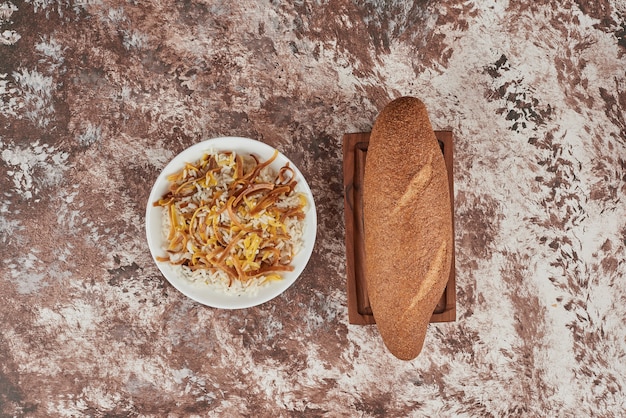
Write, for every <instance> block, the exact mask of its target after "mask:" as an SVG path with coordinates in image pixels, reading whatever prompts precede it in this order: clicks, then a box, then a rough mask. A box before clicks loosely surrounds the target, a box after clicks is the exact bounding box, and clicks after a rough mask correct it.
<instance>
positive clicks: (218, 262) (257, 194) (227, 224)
mask: <svg viewBox="0 0 626 418" xmlns="http://www.w3.org/2000/svg"><path fill="white" fill-rule="evenodd" d="M277 156H278V151H275V152H274V154H273V155H272V157H271V158H270V159H268V160H267V161H260V160H259V159H258V158H257V157H256V156H254V155H242V154H237V153H235V152H233V151H226V152H207V153H205V154H204V155H203V156H202V158H201V159H200V160H198V161H196V162H194V163H186V164H185V167H184V168H183V169H181V170H180V171H178V172H177V173H175V174H172V175H170V176H168V177H167V180H168V181H169V182H170V185H169V189H168V192H167V193H165V194H164V195H163V197H162V198H161V199H159V200H158V201H157V202H154V206H161V207H162V208H163V216H162V222H161V225H162V231H163V238H164V242H165V247H164V248H163V249H164V250H165V251H166V254H167V255H166V256H165V257H157V261H160V262H168V263H169V264H171V265H172V267H173V268H174V269H175V270H176V271H177V272H178V273H179V274H180V275H181V276H182V277H184V278H185V279H187V280H189V281H191V282H195V283H203V284H206V285H208V286H210V287H212V288H214V289H216V290H220V291H223V292H226V293H230V294H243V293H246V294H250V295H254V294H255V293H256V292H257V291H258V289H259V288H260V287H261V286H263V285H265V284H267V283H270V282H273V281H277V280H282V274H283V273H285V272H287V271H292V270H293V269H294V266H293V265H292V261H293V258H294V257H295V255H296V254H297V253H298V251H299V250H300V248H301V247H302V235H303V220H304V218H305V214H304V210H305V208H306V206H307V199H306V196H305V195H304V194H303V193H300V192H297V191H296V190H295V187H296V185H297V180H296V179H295V172H294V170H293V169H292V168H291V167H290V166H289V163H287V164H286V165H284V166H283V167H282V168H281V169H280V170H278V171H275V170H273V169H272V168H271V167H270V164H271V163H272V162H273V161H274V160H275V159H276V157H277Z"/></svg>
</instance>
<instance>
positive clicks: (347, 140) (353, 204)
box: [343, 131, 456, 325]
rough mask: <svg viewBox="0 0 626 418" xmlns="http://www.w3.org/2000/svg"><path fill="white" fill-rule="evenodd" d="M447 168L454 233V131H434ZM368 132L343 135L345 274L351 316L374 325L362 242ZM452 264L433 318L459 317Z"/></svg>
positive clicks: (362, 322)
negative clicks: (364, 176)
mask: <svg viewBox="0 0 626 418" xmlns="http://www.w3.org/2000/svg"><path fill="white" fill-rule="evenodd" d="M435 135H436V137H437V140H438V141H439V146H440V147H441V151H442V152H443V156H444V160H445V163H446V168H447V169H448V185H449V187H450V201H451V204H452V219H453V222H452V226H453V234H454V184H453V181H454V180H453V179H454V176H453V172H452V169H453V144H452V132H451V131H435ZM369 137H370V134H369V132H360V133H348V134H345V135H344V136H343V181H344V210H345V222H346V274H347V292H348V320H349V322H350V323H351V324H355V325H371V324H375V323H376V320H375V319H374V315H373V313H372V308H371V306H370V302H369V298H368V295H367V284H366V282H365V277H364V268H365V247H364V242H363V207H362V202H363V200H362V198H363V187H362V185H363V174H364V172H365V159H366V157H367V146H368V144H369ZM454 265H455V264H454V247H453V249H452V268H451V269H450V276H449V278H448V283H447V285H446V288H445V290H444V292H443V294H442V295H441V299H440V300H439V302H438V303H437V306H436V307H435V310H434V312H433V315H432V317H431V319H430V322H452V321H455V320H456V288H455V287H456V282H455V280H456V277H455V268H454Z"/></svg>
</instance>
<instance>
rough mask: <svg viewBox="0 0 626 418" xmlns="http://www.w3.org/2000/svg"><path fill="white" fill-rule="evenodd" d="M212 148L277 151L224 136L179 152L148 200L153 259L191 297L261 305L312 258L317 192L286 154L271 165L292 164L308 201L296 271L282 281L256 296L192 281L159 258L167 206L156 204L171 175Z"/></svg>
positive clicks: (227, 305)
mask: <svg viewBox="0 0 626 418" xmlns="http://www.w3.org/2000/svg"><path fill="white" fill-rule="evenodd" d="M209 151H213V152H217V151H235V152H237V153H244V154H254V155H256V156H257V157H259V158H260V159H262V160H268V159H269V158H270V157H271V156H272V155H273V154H274V151H275V150H274V148H272V147H271V146H269V145H267V144H264V143H263V142H260V141H256V140H253V139H248V138H240V137H220V138H214V139H208V140H206V141H203V142H200V143H198V144H195V145H193V146H191V147H189V148H187V149H186V150H184V151H183V152H181V153H180V154H178V155H177V156H176V157H175V158H174V159H173V160H172V161H170V163H169V164H168V165H167V166H166V167H165V168H164V169H163V171H162V172H161V174H160V175H159V177H158V178H157V180H156V182H155V183H154V186H153V187H152V192H151V193H150V198H149V199H148V204H147V208H146V235H147V238H148V246H149V247H150V252H151V253H152V258H153V259H154V261H155V263H156V264H157V266H158V267H159V270H161V273H163V275H164V276H165V278H166V279H167V280H168V281H169V282H170V283H171V284H172V286H174V287H175V288H176V289H178V290H179V291H180V292H181V293H183V294H184V295H186V296H188V297H190V298H191V299H193V300H195V301H197V302H200V303H202V304H204V305H207V306H212V307H215V308H223V309H240V308H248V307H251V306H256V305H260V304H262V303H265V302H267V301H269V300H271V299H273V298H275V297H276V296H278V295H280V294H281V293H283V292H284V291H285V290H286V289H287V288H288V287H289V286H291V285H292V284H293V283H294V282H295V281H296V279H297V278H298V277H299V276H300V274H301V273H302V271H303V270H304V268H305V267H306V265H307V263H308V261H309V258H310V257H311V253H312V252H313V246H314V244H315V237H316V235H317V214H316V212H315V202H314V201H313V195H312V194H311V189H310V188H309V185H308V184H307V182H306V180H305V179H304V177H303V176H302V173H301V172H300V170H298V168H297V167H296V165H295V164H294V163H293V162H291V161H290V160H289V159H288V158H287V157H285V156H284V155H283V154H281V153H279V154H278V156H277V157H276V160H274V162H273V163H272V165H271V166H272V167H273V168H275V169H276V170H277V171H278V170H279V169H280V168H281V167H282V166H284V165H285V164H286V163H289V166H290V167H291V168H293V170H294V172H295V174H296V179H297V180H298V184H297V186H296V190H297V191H299V192H302V193H304V194H305V195H306V197H307V201H308V206H307V208H306V212H305V219H304V235H303V247H302V249H301V250H300V252H299V253H298V254H296V256H295V258H294V260H293V262H292V264H293V266H294V270H293V271H290V272H285V273H284V274H283V279H282V280H280V281H276V282H272V283H270V284H268V285H266V286H264V287H262V288H260V289H259V291H258V292H257V293H256V294H255V295H245V294H244V295H239V296H237V295H229V294H225V293H221V292H218V291H216V290H213V289H211V288H210V287H209V286H207V285H206V284H202V283H192V282H190V281H188V280H187V279H185V278H184V277H180V276H179V275H178V274H176V273H175V271H174V269H172V267H171V266H170V265H169V264H168V263H167V262H159V261H157V260H156V257H157V256H164V255H165V251H164V250H163V246H164V239H163V237H162V234H161V213H162V212H161V211H162V210H163V209H162V208H161V207H158V206H157V207H155V206H153V202H155V201H157V200H159V199H160V198H161V197H162V196H163V194H165V193H166V191H167V188H168V181H167V176H168V175H170V174H174V173H176V172H177V171H179V170H180V169H181V168H183V167H184V165H185V163H186V162H195V161H197V160H199V159H200V158H201V157H202V155H204V153H205V152H209Z"/></svg>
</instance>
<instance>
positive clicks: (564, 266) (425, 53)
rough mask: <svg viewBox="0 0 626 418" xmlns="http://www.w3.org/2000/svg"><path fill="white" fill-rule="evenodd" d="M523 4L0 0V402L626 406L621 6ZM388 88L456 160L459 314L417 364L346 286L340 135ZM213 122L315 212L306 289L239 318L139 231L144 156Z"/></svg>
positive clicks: (602, 0)
mask: <svg viewBox="0 0 626 418" xmlns="http://www.w3.org/2000/svg"><path fill="white" fill-rule="evenodd" d="M526 3H527V2H509V1H504V0H502V1H500V0H498V1H478V0H468V1H464V2H458V1H452V0H443V1H434V0H422V1H416V2H413V3H411V2H405V1H399V0H395V1H389V2H379V1H368V0H358V1H357V0H355V1H346V0H337V1H319V0H318V1H294V2H286V1H280V0H272V1H264V0H261V1H249V0H243V1H239V2H228V1H212V0H204V1H202V0H187V1H174V0H160V1H154V2H152V1H150V2H148V1H135V0H85V1H70V0H56V1H55V0H28V1H17V0H10V1H4V0H2V1H0V157H1V158H0V189H1V192H2V200H0V250H1V264H0V415H1V416H28V417H31V416H32V417H49V416H54V417H81V416H146V417H149V416H154V417H160V416H172V417H174V416H228V417H237V416H255V417H256V416H259V417H264V416H267V417H270V416H271V417H276V416H300V415H302V416H328V417H333V416H360V417H382V416H390V417H395V416H398V417H405V416H415V417H421V416H457V417H458V416H472V417H473V416H562V417H570V416H572V417H573V416H605V417H612V416H615V417H617V416H622V415H623V411H624V410H625V409H626V395H625V394H624V390H625V389H626V377H624V376H626V327H625V326H624V318H625V317H626V306H625V302H626V282H625V281H624V280H625V275H626V264H625V261H624V259H625V256H626V74H625V71H626V3H625V2H624V1H623V0H599V1H592V0H565V1H546V0H540V1H536V2H530V5H526ZM401 95H413V96H416V97H419V98H421V99H422V100H423V101H424V102H425V103H426V104H427V106H428V109H429V112H430V116H431V119H432V123H433V126H434V127H435V129H452V130H453V132H454V136H455V137H454V138H455V159H456V160H455V166H454V179H455V205H456V217H455V228H456V236H455V243H456V277H457V313H458V318H457V321H456V322H454V323H448V324H434V325H431V326H430V328H429V333H428V337H427V339H426V343H425V347H424V350H423V352H422V354H421V355H420V356H419V357H418V358H417V359H415V360H413V361H411V362H403V361H400V360H397V359H395V358H394V357H392V356H391V355H389V354H388V352H386V351H385V348H384V346H383V344H382V342H381V340H380V337H379V334H378V332H377V331H376V328H375V327H367V326H352V325H349V324H348V320H347V308H346V290H345V247H344V227H343V216H344V215H343V190H342V172H341V163H342V152H341V137H342V135H343V134H344V133H346V132H359V131H368V130H369V129H370V128H371V126H372V123H373V120H374V118H375V117H376V115H377V113H378V111H379V110H380V109H382V107H383V106H384V105H385V104H386V103H388V102H389V101H390V100H391V99H393V98H395V97H398V96H401ZM222 135H238V136H247V137H251V138H256V139H259V140H262V141H264V142H266V143H268V144H270V145H273V146H275V147H277V148H279V149H280V150H281V151H282V152H283V153H284V154H286V155H287V156H288V157H289V158H291V159H293V161H294V162H296V164H298V166H299V167H300V169H301V170H302V171H303V172H304V174H305V175H306V177H307V179H308V181H309V184H310V186H311V188H312V190H313V193H314V195H315V199H316V204H317V207H318V213H319V229H318V241H317V243H316V248H315V250H314V254H313V257H312V260H311V263H310V264H309V266H308V267H307V269H306V270H305V272H304V274H303V275H302V276H301V277H300V279H299V280H298V281H297V282H296V283H295V284H294V285H293V286H292V287H291V288H290V289H289V290H288V291H287V292H285V293H284V294H283V295H282V296H281V297H279V298H277V299H274V300H273V301H271V302H268V303H267V304H264V305H261V306H259V307H255V308H250V309H244V310H239V311H225V310H217V309H212V308H207V307H204V306H201V305H199V304H197V303H194V302H193V301H191V300H190V299H188V298H186V297H184V296H183V295H182V294H180V293H179V292H178V291H176V290H175V289H174V288H172V286H170V285H169V284H168V282H167V281H166V280H165V279H164V278H163V277H162V276H161V274H160V273H159V271H158V269H157V267H156V265H155V263H154V262H153V261H152V259H151V257H150V254H149V251H148V247H147V244H146V239H145V234H144V211H145V207H146V203H147V198H148V194H149V191H150V188H151V186H152V183H153V181H154V180H155V178H156V176H157V175H158V173H159V172H160V170H161V169H162V168H163V167H164V166H165V164H167V162H168V161H169V160H170V159H171V158H172V157H173V156H174V155H176V154H177V153H178V152H180V151H181V150H183V149H185V148H187V147H188V146H190V145H192V144H194V143H196V142H198V141H201V140H203V139H206V138H210V137H215V136H222ZM398 158H401V156H398Z"/></svg>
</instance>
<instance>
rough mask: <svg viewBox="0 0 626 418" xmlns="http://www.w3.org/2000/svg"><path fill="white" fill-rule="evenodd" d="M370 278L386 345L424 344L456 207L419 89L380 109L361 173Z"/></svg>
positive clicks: (407, 354) (411, 352)
mask: <svg viewBox="0 0 626 418" xmlns="http://www.w3.org/2000/svg"><path fill="white" fill-rule="evenodd" d="M363 221H364V232H365V254H366V262H365V271H366V275H365V279H366V283H367V288H368V295H369V299H370V304H371V307H372V311H373V314H374V318H375V319H376V324H377V326H378V329H379V331H380V334H381V336H382V339H383V341H384V343H385V345H386V346H387V348H388V349H389V351H390V352H391V353H392V354H393V355H395V356H396V357H398V358H400V359H403V360H411V359H413V358H415V357H417V355H418V354H419V353H420V352H421V350H422V346H423V344H424V339H425V337H426V330H427V327H428V323H429V321H430V317H431V315H432V313H433V311H434V309H435V307H436V305H437V302H438V301H439V299H440V297H441V295H442V294H443V291H444V289H445V286H446V283H447V280H448V276H449V273H450V268H451V264H452V249H453V245H454V242H453V239H454V237H453V233H452V231H453V229H452V207H451V203H450V192H449V188H448V177H447V170H446V165H445V162H444V159H443V155H442V152H441V148H440V147H439V143H438V141H437V138H436V137H435V133H434V131H433V129H432V126H431V124H430V120H429V118H428V113H427V110H426V106H425V105H424V103H422V102H421V101H420V100H419V99H416V98H414V97H401V98H399V99H396V100H394V101H392V102H391V103H389V104H388V105H387V106H386V107H385V108H384V109H383V110H382V112H381V113H380V114H379V115H378V117H377V119H376V122H375V124H374V127H373V129H372V133H371V135H370V142H369V146H368V151H367V160H366V162H365V174H364V179H363Z"/></svg>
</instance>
